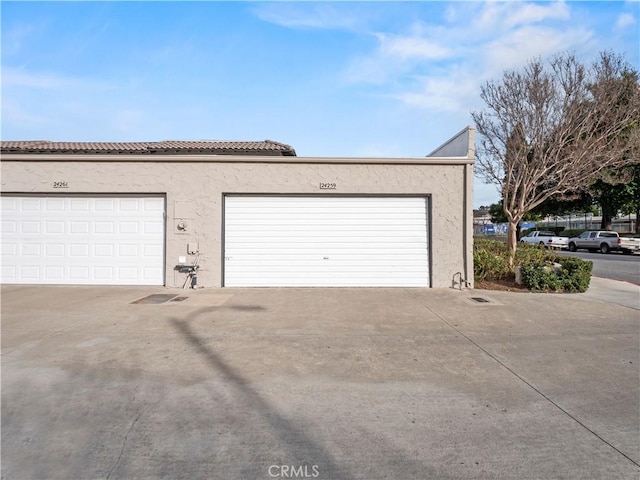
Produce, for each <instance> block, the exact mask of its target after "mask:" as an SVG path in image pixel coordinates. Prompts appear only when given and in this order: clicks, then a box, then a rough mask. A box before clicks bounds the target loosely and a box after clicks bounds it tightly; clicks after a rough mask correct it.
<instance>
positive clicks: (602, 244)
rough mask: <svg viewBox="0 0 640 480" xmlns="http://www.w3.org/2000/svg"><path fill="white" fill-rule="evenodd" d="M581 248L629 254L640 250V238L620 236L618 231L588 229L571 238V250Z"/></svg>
mask: <svg viewBox="0 0 640 480" xmlns="http://www.w3.org/2000/svg"><path fill="white" fill-rule="evenodd" d="M581 248H582V249H585V250H589V251H590V252H597V251H600V252H602V253H609V252H616V251H619V252H624V253H627V254H628V253H634V252H640V239H638V238H626V237H620V235H618V232H611V231H605V230H595V231H590V230H588V231H586V232H582V233H581V234H580V236H578V237H572V238H570V239H569V250H570V251H572V252H575V251H576V250H578V249H581Z"/></svg>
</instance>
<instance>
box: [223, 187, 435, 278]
mask: <svg viewBox="0 0 640 480" xmlns="http://www.w3.org/2000/svg"><path fill="white" fill-rule="evenodd" d="M427 201H428V200H427V198H425V197H338V196H335V197H334V196H326V197H307V196H235V195H229V196H227V197H226V199H225V227H224V228H225V235H224V238H225V264H224V265H225V269H224V272H225V273H224V284H225V286H228V287H234V286H256V287H262V286H318V287H320V286H331V287H338V286H358V287H360V286H362V287H374V286H410V287H427V286H429V253H428V250H429V249H428V238H429V235H428V216H427V212H428V208H427Z"/></svg>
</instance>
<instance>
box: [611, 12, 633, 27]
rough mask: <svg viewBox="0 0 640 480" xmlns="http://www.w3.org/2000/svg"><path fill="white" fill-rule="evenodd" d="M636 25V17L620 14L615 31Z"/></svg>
mask: <svg viewBox="0 0 640 480" xmlns="http://www.w3.org/2000/svg"><path fill="white" fill-rule="evenodd" d="M635 24H636V17H635V16H634V15H632V14H630V13H622V14H620V15H619V16H618V20H617V21H616V27H615V28H616V30H625V29H626V28H628V27H631V26H633V25H635Z"/></svg>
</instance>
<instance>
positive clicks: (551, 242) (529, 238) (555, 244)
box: [520, 230, 568, 248]
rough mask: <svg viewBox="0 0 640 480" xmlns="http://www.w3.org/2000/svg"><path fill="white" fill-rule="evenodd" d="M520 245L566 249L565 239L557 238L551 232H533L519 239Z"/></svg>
mask: <svg viewBox="0 0 640 480" xmlns="http://www.w3.org/2000/svg"><path fill="white" fill-rule="evenodd" d="M520 243H528V244H531V245H540V246H542V247H549V248H567V244H568V239H567V237H558V236H556V234H555V233H553V232H548V231H545V230H534V231H533V232H529V233H528V234H527V235H525V236H524V237H522V238H521V239H520Z"/></svg>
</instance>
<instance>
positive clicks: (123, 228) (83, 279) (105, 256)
mask: <svg viewBox="0 0 640 480" xmlns="http://www.w3.org/2000/svg"><path fill="white" fill-rule="evenodd" d="M0 203H1V205H2V227H1V232H0V233H1V239H2V278H1V280H2V283H23V284H84V285H92V284H93V285H163V284H164V197H147V196H128V197H124V196H42V195H24V196H2V197H0Z"/></svg>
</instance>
